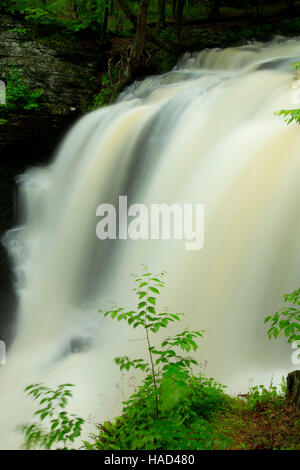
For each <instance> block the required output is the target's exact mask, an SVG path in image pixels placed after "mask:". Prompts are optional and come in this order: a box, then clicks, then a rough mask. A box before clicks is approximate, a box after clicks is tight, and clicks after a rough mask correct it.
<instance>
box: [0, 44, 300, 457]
mask: <svg viewBox="0 0 300 470" xmlns="http://www.w3.org/2000/svg"><path fill="white" fill-rule="evenodd" d="M299 60H300V40H298V39H294V40H282V39H277V40H274V41H272V42H271V43H269V44H267V45H263V44H260V43H252V44H250V45H248V46H245V47H240V48H230V49H225V50H217V49H215V50H205V51H202V52H201V53H199V54H193V55H190V54H186V55H184V56H183V57H182V58H181V59H180V60H179V63H178V66H177V67H176V68H175V69H174V70H173V71H171V72H170V73H167V74H165V75H163V76H160V77H151V78H148V79H146V80H144V81H143V82H138V83H135V84H134V85H132V86H131V87H130V88H129V89H127V90H126V92H124V93H123V94H122V95H121V96H120V98H119V101H118V103H117V104H115V105H113V106H109V107H106V108H104V109H100V110H98V111H95V112H93V113H90V114H89V115H88V116H86V117H84V118H82V119H81V120H80V121H79V122H78V123H77V124H76V125H75V126H74V127H73V129H72V130H71V131H70V132H69V134H68V135H67V137H66V138H65V140H64V141H63V143H62V145H61V147H60V149H59V151H58V153H57V155H56V157H55V159H54V161H53V163H52V164H51V165H49V166H47V167H43V168H36V169H33V170H29V171H28V172H27V173H26V174H25V175H23V176H22V177H21V178H20V191H21V200H22V203H23V206H22V208H23V214H22V220H23V222H24V223H23V225H22V226H20V227H18V228H17V229H15V230H13V231H11V232H9V233H8V234H7V235H6V240H5V241H6V244H7V245H8V246H9V250H10V252H11V253H12V255H13V258H14V266H15V272H16V278H17V284H16V288H17V290H18V294H19V314H18V323H17V331H16V336H15V340H14V343H13V345H12V348H11V350H10V351H9V354H8V357H7V364H6V365H5V366H3V367H1V371H0V380H1V392H0V416H1V421H0V447H1V448H4V449H9V448H17V447H18V446H19V445H20V436H18V435H17V434H16V433H15V432H14V428H15V426H16V425H17V424H20V423H22V422H24V421H28V420H31V417H32V410H33V405H32V403H31V401H30V400H29V399H28V398H25V396H24V394H23V392H22V390H23V389H24V387H25V386H26V385H28V384H30V383H35V382H45V383H47V384H49V385H56V384H60V383H65V382H71V383H74V384H76V385H77V387H76V390H75V397H74V399H73V401H72V403H71V408H72V409H73V410H74V411H76V412H77V413H78V414H80V415H81V416H83V417H88V416H90V421H91V424H90V426H91V427H92V426H93V422H94V421H98V422H99V421H101V420H103V419H104V418H108V417H113V416H115V415H116V414H117V413H118V412H119V411H120V404H119V403H120V397H118V391H117V389H116V384H118V383H119V384H120V377H119V372H118V369H117V367H116V366H115V365H114V364H113V363H112V359H113V357H115V356H117V355H120V354H121V355H122V354H130V353H132V354H133V353H134V352H136V350H139V351H140V349H142V345H141V341H132V339H133V338H135V339H138V338H139V334H138V332H137V333H136V334H135V336H134V335H133V334H132V332H131V330H130V329H129V328H128V327H127V326H126V325H122V324H115V323H114V322H112V321H109V320H105V319H103V318H102V317H100V315H99V313H98V309H99V308H102V307H104V308H105V307H107V306H108V305H109V304H108V302H109V300H111V299H112V300H115V301H116V302H118V303H119V304H120V305H124V306H134V302H135V298H134V296H133V294H132V293H131V288H132V283H131V279H130V274H131V273H132V272H140V271H141V264H142V263H145V264H147V265H148V266H149V267H150V268H151V270H153V271H161V270H166V271H167V272H168V279H167V281H168V282H167V287H166V288H165V290H164V292H163V293H162V295H161V305H162V306H165V305H167V306H168V307H169V309H170V311H173V312H185V313H186V318H185V320H184V325H188V326H189V327H191V328H198V329H204V330H205V336H204V339H203V340H202V342H201V347H200V350H199V355H198V358H199V359H200V360H202V361H204V360H207V361H208V365H207V369H206V373H207V374H209V375H210V376H214V377H215V378H216V379H218V380H219V381H221V382H223V383H225V384H226V385H228V386H229V390H230V391H233V392H238V391H242V390H244V389H245V388H247V387H248V386H249V381H251V380H253V382H254V383H255V384H257V383H265V384H268V383H269V382H270V379H271V376H272V375H273V377H274V380H275V381H276V380H279V379H280V378H281V376H282V375H285V374H286V373H287V372H288V371H289V370H291V369H292V368H293V367H294V366H293V364H292V363H291V352H292V351H291V349H290V347H289V346H288V345H287V344H286V342H285V341H284V340H282V341H280V340H279V341H277V342H269V341H268V339H267V337H266V328H265V326H264V324H263V320H264V317H265V315H266V314H268V313H273V312H274V311H276V309H277V308H279V307H281V305H282V300H281V299H282V295H283V294H284V293H287V292H289V291H292V290H293V289H296V288H298V287H299V283H300V268H299V266H300V244H299V240H300V218H299V217H298V215H299V209H298V203H299V200H300V186H299V177H300V154H299V153H300V150H299V149H300V131H299V128H298V127H297V126H289V127H287V126H286V125H285V124H284V122H283V121H282V120H280V119H278V118H275V117H274V114H273V113H274V111H276V110H279V109H281V108H293V107H297V106H294V105H293V104H292V93H293V92H294V90H293V88H292V83H293V81H294V80H296V79H297V73H296V72H295V71H293V70H292V66H293V64H294V63H295V62H298V61H299ZM119 195H128V198H129V201H130V202H131V203H132V202H140V203H143V204H146V205H149V204H151V203H168V204H171V203H175V202H177V203H180V204H184V203H195V204H196V203H203V204H205V243H204V248H203V249H202V250H201V251H190V252H189V251H185V249H184V241H180V240H173V241H172V240H168V241H167V240H147V241H146V240H138V241H132V240H119V241H117V240H116V241H114V240H112V241H107V240H106V241H100V240H98V239H97V238H96V230H95V229H96V224H97V220H98V219H97V218H96V207H97V206H98V205H99V204H100V203H103V202H108V203H109V202H110V203H116V202H117V200H118V196H119ZM121 386H123V385H121ZM126 387H127V385H126V379H125V382H124V388H125V389H126ZM90 430H91V428H90V429H89V430H88V431H90Z"/></svg>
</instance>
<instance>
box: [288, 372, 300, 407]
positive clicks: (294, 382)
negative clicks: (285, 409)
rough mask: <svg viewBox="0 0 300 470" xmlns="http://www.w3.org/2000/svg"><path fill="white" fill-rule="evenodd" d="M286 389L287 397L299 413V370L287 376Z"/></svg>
mask: <svg viewBox="0 0 300 470" xmlns="http://www.w3.org/2000/svg"><path fill="white" fill-rule="evenodd" d="M287 389H288V395H289V397H290V398H292V400H294V402H295V403H296V406H297V408H298V410H299V411H300V370H295V371H294V372H290V373H289V374H288V376H287Z"/></svg>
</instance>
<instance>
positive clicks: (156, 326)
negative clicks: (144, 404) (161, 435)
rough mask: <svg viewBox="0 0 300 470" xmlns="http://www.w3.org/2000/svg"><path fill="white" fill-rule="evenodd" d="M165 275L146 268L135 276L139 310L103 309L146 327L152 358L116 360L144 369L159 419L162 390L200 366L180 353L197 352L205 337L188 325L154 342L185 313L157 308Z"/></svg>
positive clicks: (116, 361) (107, 313)
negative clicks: (158, 335) (158, 343)
mask: <svg viewBox="0 0 300 470" xmlns="http://www.w3.org/2000/svg"><path fill="white" fill-rule="evenodd" d="M165 274H166V273H165V272H164V271H163V272H161V273H160V274H158V275H153V273H151V272H149V271H148V268H147V267H145V272H144V273H143V274H141V275H139V276H136V275H133V277H134V281H135V283H136V287H135V288H134V289H133V290H134V292H135V293H136V295H137V298H138V302H137V308H136V310H130V311H126V310H125V309H124V308H119V307H116V306H114V307H113V308H112V309H111V310H108V311H106V312H103V311H102V310H100V312H101V313H104V316H105V317H111V318H112V319H116V320H117V321H121V320H125V321H127V323H128V325H130V326H132V327H133V328H142V329H143V330H144V332H145V343H146V348H147V350H148V356H149V360H148V361H146V360H145V359H141V358H136V359H130V358H129V357H128V356H123V357H117V358H116V359H115V363H116V364H117V365H118V366H119V367H120V370H123V369H125V370H127V371H129V369H130V368H134V369H140V370H142V371H144V372H145V374H146V376H145V378H144V387H146V388H144V391H146V393H148V394H151V395H152V396H154V398H155V419H159V414H160V411H159V409H160V399H161V396H162V393H161V392H162V389H163V387H164V386H165V384H166V382H168V383H170V381H172V380H173V381H175V382H176V381H179V382H180V380H184V381H185V380H187V378H188V376H189V375H191V373H192V369H191V366H192V365H198V362H197V361H196V360H195V359H194V358H193V357H190V356H182V354H180V352H186V353H189V352H190V351H191V350H193V351H196V350H197V349H198V345H197V343H196V340H197V338H200V337H202V336H203V334H202V333H203V332H202V331H199V330H197V331H195V330H193V331H191V330H189V329H188V328H186V329H184V330H183V331H181V332H179V333H177V334H176V335H174V336H167V337H166V338H165V339H164V340H163V341H162V342H161V344H160V347H155V346H154V345H153V342H152V335H153V334H156V333H158V332H159V331H160V330H161V328H166V327H167V326H168V324H169V323H170V322H179V321H180V320H181V318H182V316H183V314H182V313H176V314H174V313H169V312H168V311H167V310H164V311H161V310H160V309H159V308H158V305H157V297H158V296H159V294H160V289H162V288H164V287H165V281H164V276H165ZM127 403H130V401H129V402H127Z"/></svg>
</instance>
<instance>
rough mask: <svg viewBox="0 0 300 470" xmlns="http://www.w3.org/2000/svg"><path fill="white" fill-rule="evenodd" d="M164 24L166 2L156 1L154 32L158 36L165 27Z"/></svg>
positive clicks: (164, 0)
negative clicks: (156, 10)
mask: <svg viewBox="0 0 300 470" xmlns="http://www.w3.org/2000/svg"><path fill="white" fill-rule="evenodd" d="M165 22H166V0H158V12H157V24H156V31H157V33H158V34H159V33H160V32H161V30H162V29H163V28H164V27H165Z"/></svg>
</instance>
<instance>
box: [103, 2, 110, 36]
mask: <svg viewBox="0 0 300 470" xmlns="http://www.w3.org/2000/svg"><path fill="white" fill-rule="evenodd" d="M108 14H109V1H108V0H106V1H105V10H104V18H103V28H102V36H103V38H104V37H105V35H106V31H107V25H108Z"/></svg>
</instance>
